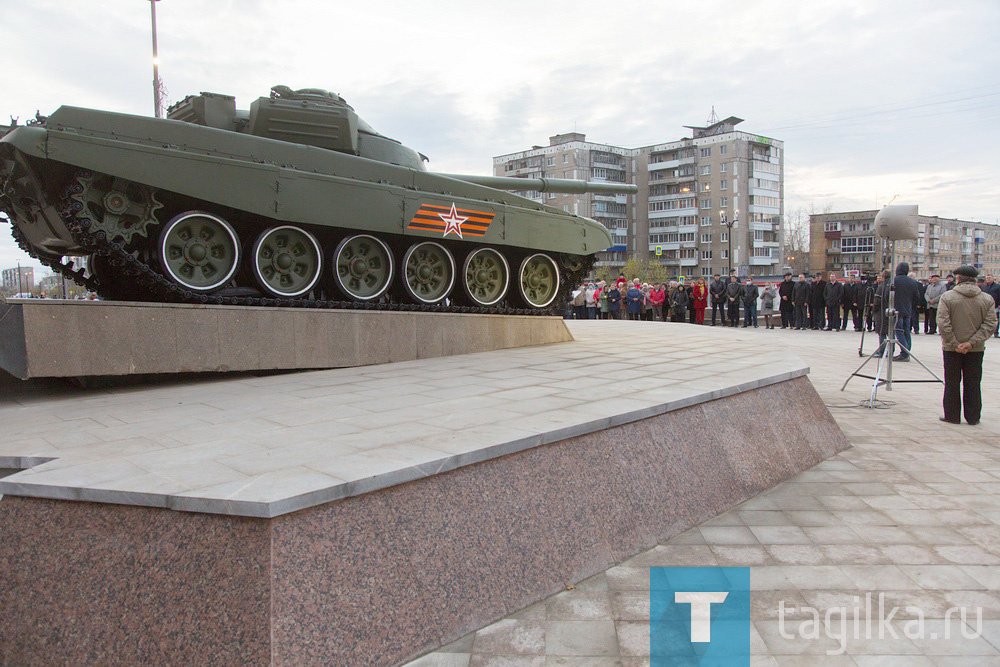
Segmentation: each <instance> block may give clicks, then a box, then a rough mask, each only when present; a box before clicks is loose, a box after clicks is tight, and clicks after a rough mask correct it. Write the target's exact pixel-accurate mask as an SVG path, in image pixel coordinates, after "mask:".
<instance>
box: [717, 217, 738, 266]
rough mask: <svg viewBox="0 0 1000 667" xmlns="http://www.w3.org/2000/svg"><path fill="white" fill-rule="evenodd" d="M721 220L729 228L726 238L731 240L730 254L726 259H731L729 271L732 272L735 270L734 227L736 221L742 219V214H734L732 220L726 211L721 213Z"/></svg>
mask: <svg viewBox="0 0 1000 667" xmlns="http://www.w3.org/2000/svg"><path fill="white" fill-rule="evenodd" d="M719 221H720V222H721V223H722V224H724V225H725V226H726V227H727V228H728V229H729V233H728V234H726V239H727V240H728V241H729V254H728V255H727V257H726V259H728V260H729V273H732V272H733V227H735V226H736V223H738V222H739V221H740V214H739V213H737V214H736V215H734V216H733V219H732V221H730V220H729V218H727V217H726V214H725V213H720V215H719Z"/></svg>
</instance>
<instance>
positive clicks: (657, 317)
mask: <svg viewBox="0 0 1000 667" xmlns="http://www.w3.org/2000/svg"><path fill="white" fill-rule="evenodd" d="M666 297H667V292H666V290H665V289H664V286H663V285H662V284H660V285H653V288H652V289H651V290H649V304H650V305H651V306H652V307H653V321H654V322H662V321H663V300H664V299H665V298H666Z"/></svg>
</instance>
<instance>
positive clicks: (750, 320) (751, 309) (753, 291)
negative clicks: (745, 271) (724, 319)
mask: <svg viewBox="0 0 1000 667" xmlns="http://www.w3.org/2000/svg"><path fill="white" fill-rule="evenodd" d="M758 297H760V290H759V289H758V288H757V286H756V285H754V284H753V279H752V278H750V276H747V282H746V284H745V285H744V286H743V293H742V294H741V298H742V299H743V328H744V329H745V328H747V327H749V326H753V327H756V326H757V299H758Z"/></svg>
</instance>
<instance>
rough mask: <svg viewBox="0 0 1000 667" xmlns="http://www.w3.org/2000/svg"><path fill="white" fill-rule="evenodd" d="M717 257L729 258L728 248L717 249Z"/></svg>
mask: <svg viewBox="0 0 1000 667" xmlns="http://www.w3.org/2000/svg"><path fill="white" fill-rule="evenodd" d="M719 259H729V251H728V250H720V251H719Z"/></svg>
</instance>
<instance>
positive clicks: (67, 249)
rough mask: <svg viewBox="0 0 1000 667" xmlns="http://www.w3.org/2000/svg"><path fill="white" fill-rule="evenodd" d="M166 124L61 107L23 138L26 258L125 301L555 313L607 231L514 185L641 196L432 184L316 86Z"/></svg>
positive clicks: (429, 175) (19, 141) (15, 171)
mask: <svg viewBox="0 0 1000 667" xmlns="http://www.w3.org/2000/svg"><path fill="white" fill-rule="evenodd" d="M167 116H168V117H167V118H166V119H157V118H148V117H142V116H134V115H127V114H121V113H113V112H108V111H97V110H92V109H84V108H79V107H72V106H62V107H60V108H59V109H57V110H56V111H55V112H54V113H52V114H51V115H49V116H47V117H44V116H37V117H36V119H35V120H33V121H31V122H29V123H28V124H27V125H24V126H18V127H13V128H11V129H9V130H8V131H7V132H6V133H5V134H4V136H3V138H2V139H0V187H2V190H0V210H3V211H4V212H5V213H6V215H7V217H8V218H9V220H10V222H11V225H12V233H13V236H14V238H15V239H16V240H17V241H18V243H19V244H20V245H21V247H22V248H23V249H24V250H25V251H27V252H29V253H30V254H31V255H33V256H34V257H36V258H38V259H39V260H40V261H41V262H42V263H43V264H46V265H47V266H50V267H52V268H53V269H54V270H56V271H58V272H60V273H63V274H65V275H67V277H69V278H71V279H73V280H76V281H77V282H80V283H82V284H84V285H85V286H87V287H88V288H90V289H92V290H94V291H96V292H97V293H99V294H101V295H102V296H103V297H104V298H107V299H114V300H138V301H164V302H187V303H217V304H231V305H268V306H307V307H324V308H338V307H339V308H352V307H354V308H390V309H398V310H411V309H418V310H437V311H441V310H455V309H459V310H461V311H463V312H489V313H496V312H515V313H529V314H530V313H545V312H550V311H551V310H552V309H554V308H558V307H561V306H562V303H563V302H564V301H565V297H566V295H567V293H568V291H569V290H570V289H571V288H572V286H573V285H574V284H576V283H577V282H578V281H579V280H581V279H582V278H583V277H584V276H585V274H586V273H587V272H588V271H589V270H590V268H591V266H592V264H593V260H594V254H595V253H596V252H598V251H601V250H604V249H606V248H608V247H610V246H611V245H612V240H611V236H610V234H609V233H608V231H607V230H606V229H605V228H604V227H603V226H602V225H600V224H598V223H596V222H594V221H593V220H590V219H587V218H584V217H580V216H577V215H573V214H570V213H567V212H564V211H562V210H559V209H557V208H554V207H550V206H546V205H543V204H540V203H538V202H535V201H533V200H531V199H528V198H525V197H522V196H518V195H516V194H513V193H511V192H506V191H505V190H520V191H542V192H567V193H582V192H592V193H597V194H603V195H622V194H630V193H634V192H635V191H636V187H635V186H634V185H625V184H614V183H588V182H585V181H568V180H558V179H522V178H499V177H488V176H462V175H454V174H442V173H433V172H429V171H428V170H427V169H426V166H425V163H426V161H427V160H426V158H425V157H424V156H423V155H421V154H420V153H418V152H416V151H415V150H413V149H411V148H408V147H406V146H404V145H402V144H401V143H400V142H398V141H396V140H394V139H390V138H389V137H386V136H383V135H381V134H379V133H378V132H376V131H375V130H374V129H372V128H371V127H370V126H369V125H368V124H367V123H366V122H365V121H364V120H362V119H361V118H360V117H358V115H357V113H356V112H355V111H354V109H353V108H352V107H351V106H350V105H348V104H347V103H346V102H345V101H344V100H343V99H342V98H341V97H340V96H339V95H336V94H334V93H331V92H328V91H325V90H320V89H304V90H297V91H293V90H291V89H289V88H287V87H285V86H275V87H274V88H272V89H271V94H270V96H269V97H262V98H259V99H257V100H256V101H254V102H253V103H252V104H251V105H250V109H249V110H238V109H237V108H236V100H235V98H234V97H232V96H229V95H220V94H216V93H202V94H200V95H194V96H189V97H187V98H185V99H184V100H182V101H181V102H179V103H177V104H175V105H173V106H172V107H170V109H169V110H168V115H167Z"/></svg>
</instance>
